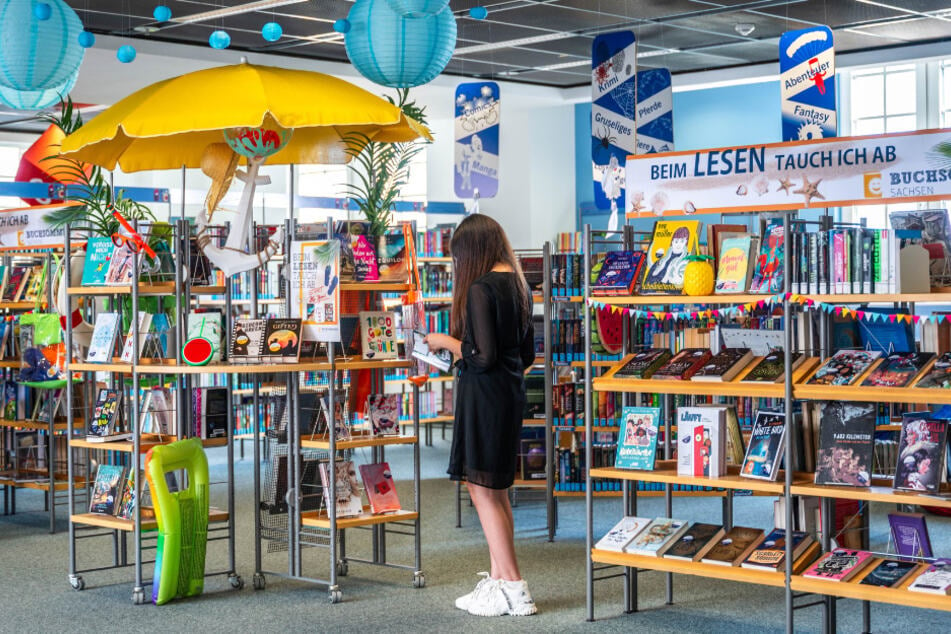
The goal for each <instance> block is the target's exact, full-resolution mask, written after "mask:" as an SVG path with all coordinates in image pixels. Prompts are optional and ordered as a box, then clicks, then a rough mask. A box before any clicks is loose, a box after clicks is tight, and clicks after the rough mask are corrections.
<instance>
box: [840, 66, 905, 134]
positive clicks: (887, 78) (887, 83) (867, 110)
mask: <svg viewBox="0 0 951 634" xmlns="http://www.w3.org/2000/svg"><path fill="white" fill-rule="evenodd" d="M917 87H918V79H917V69H916V66H915V64H902V65H898V66H880V67H877V68H870V69H865V70H859V71H855V72H854V73H852V76H851V86H850V88H851V91H850V92H851V99H850V104H849V105H850V108H849V111H850V113H851V122H852V128H851V130H852V132H851V133H852V135H853V136H862V135H865V134H882V133H885V132H904V131H906V130H914V129H915V128H916V127H917V122H918V116H917V99H918V90H917Z"/></svg>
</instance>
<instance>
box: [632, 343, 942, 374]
mask: <svg viewBox="0 0 951 634" xmlns="http://www.w3.org/2000/svg"><path fill="white" fill-rule="evenodd" d="M671 356H672V355H671V354H670V350H668V349H666V348H651V349H649V350H642V351H641V352H635V353H634V356H633V357H631V358H630V360H629V361H628V362H627V363H625V364H624V365H623V366H622V367H621V368H620V369H619V370H618V371H617V372H615V373H614V376H615V377H616V378H619V379H649V378H651V377H652V376H653V375H654V372H655V371H657V369H658V368H660V367H661V366H663V365H664V364H665V363H667V362H668V361H670V358H671ZM949 365H951V363H949Z"/></svg>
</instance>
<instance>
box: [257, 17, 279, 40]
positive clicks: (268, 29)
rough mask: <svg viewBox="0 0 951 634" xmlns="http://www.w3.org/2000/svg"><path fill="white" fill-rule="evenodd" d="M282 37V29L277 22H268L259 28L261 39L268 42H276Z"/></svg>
mask: <svg viewBox="0 0 951 634" xmlns="http://www.w3.org/2000/svg"><path fill="white" fill-rule="evenodd" d="M282 35H284V29H282V28H281V25H280V24H278V23H277V22H268V23H267V24H265V25H264V26H262V27H261V37H263V38H264V39H265V40H267V41H268V42H276V41H278V40H279V39H281V36H282Z"/></svg>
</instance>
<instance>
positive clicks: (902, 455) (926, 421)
mask: <svg viewBox="0 0 951 634" xmlns="http://www.w3.org/2000/svg"><path fill="white" fill-rule="evenodd" d="M947 441H948V421H947V420H943V419H939V418H935V417H933V416H932V415H931V413H930V412H909V413H905V414H902V421H901V437H900V439H899V441H898V448H899V449H898V464H897V465H896V466H895V480H894V486H895V488H896V489H908V490H911V491H927V492H929V493H936V492H937V491H938V487H939V486H940V484H941V475H942V474H943V473H944V460H945V448H946V445H947Z"/></svg>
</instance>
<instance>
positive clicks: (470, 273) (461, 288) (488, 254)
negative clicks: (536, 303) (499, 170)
mask: <svg viewBox="0 0 951 634" xmlns="http://www.w3.org/2000/svg"><path fill="white" fill-rule="evenodd" d="M449 251H450V252H451V253H452V265H453V267H452V272H453V290H452V314H451V318H450V330H451V334H452V336H453V337H455V338H456V339H462V336H463V334H464V332H465V328H466V298H467V297H468V296H469V288H470V287H471V286H472V283H473V282H475V281H476V280H477V279H479V278H480V277H482V276H483V275H485V274H486V273H488V272H489V271H491V270H492V268H493V267H494V266H495V265H496V264H500V263H501V264H507V265H508V266H509V267H511V269H512V270H513V271H515V278H516V282H515V285H516V287H517V288H518V298H517V299H518V307H519V309H520V312H521V315H522V323H521V324H520V325H521V326H522V327H524V326H525V325H526V324H527V323H528V321H529V320H530V319H531V318H532V304H531V301H532V298H531V295H530V294H529V292H528V284H527V283H526V282H525V276H524V275H523V274H522V268H521V267H520V266H519V264H518V260H517V259H516V258H515V253H514V252H513V251H512V245H511V244H509V239H508V237H506V235H505V231H503V230H502V226H501V225H500V224H499V223H498V222H496V221H495V220H493V219H492V218H490V217H489V216H485V215H482V214H473V215H471V216H469V217H468V218H466V219H464V220H463V221H462V222H460V223H459V226H458V227H456V230H455V231H454V232H453V234H452V240H451V241H450V243H449Z"/></svg>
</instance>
